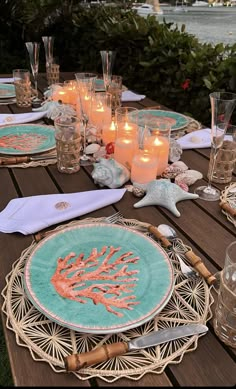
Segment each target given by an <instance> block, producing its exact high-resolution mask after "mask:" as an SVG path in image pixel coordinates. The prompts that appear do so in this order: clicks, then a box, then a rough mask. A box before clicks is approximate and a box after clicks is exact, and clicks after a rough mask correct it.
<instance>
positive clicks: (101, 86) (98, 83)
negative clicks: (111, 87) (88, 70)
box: [95, 78, 105, 92]
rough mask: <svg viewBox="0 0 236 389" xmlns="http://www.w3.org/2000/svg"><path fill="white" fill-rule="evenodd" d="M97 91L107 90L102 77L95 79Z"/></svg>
mask: <svg viewBox="0 0 236 389" xmlns="http://www.w3.org/2000/svg"><path fill="white" fill-rule="evenodd" d="M95 91H96V92H105V86H104V81H103V80H102V79H100V78H97V79H96V80H95Z"/></svg>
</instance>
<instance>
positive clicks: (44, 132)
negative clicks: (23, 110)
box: [0, 124, 56, 155]
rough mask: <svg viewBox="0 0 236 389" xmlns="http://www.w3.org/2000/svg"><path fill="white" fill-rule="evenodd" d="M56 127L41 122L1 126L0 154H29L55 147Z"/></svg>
mask: <svg viewBox="0 0 236 389" xmlns="http://www.w3.org/2000/svg"><path fill="white" fill-rule="evenodd" d="M55 146H56V144H55V136H54V128H53V127H49V126H44V125H40V124H14V125H8V126H5V127H0V154H9V155H29V154H37V153H42V152H44V151H48V150H51V149H54V148H55Z"/></svg>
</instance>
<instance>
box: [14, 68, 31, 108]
mask: <svg viewBox="0 0 236 389" xmlns="http://www.w3.org/2000/svg"><path fill="white" fill-rule="evenodd" d="M13 79H14V85H15V91H16V104H17V106H18V107H31V105H32V89H31V81H30V71H29V70H28V69H14V70H13Z"/></svg>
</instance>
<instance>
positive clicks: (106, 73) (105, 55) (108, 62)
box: [100, 50, 116, 92]
mask: <svg viewBox="0 0 236 389" xmlns="http://www.w3.org/2000/svg"><path fill="white" fill-rule="evenodd" d="M100 54H101V58H102V72H103V80H104V86H105V90H106V92H108V89H109V86H110V84H111V75H112V68H113V65H114V61H115V56H116V52H115V51H111V50H102V51H100Z"/></svg>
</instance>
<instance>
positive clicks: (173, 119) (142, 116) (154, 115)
mask: <svg viewBox="0 0 236 389" xmlns="http://www.w3.org/2000/svg"><path fill="white" fill-rule="evenodd" d="M158 118H160V119H161V120H162V121H163V120H164V121H166V122H167V123H170V125H171V131H175V130H180V129H181V128H183V127H185V126H187V124H188V123H189V119H188V118H187V117H186V116H185V115H182V114H180V113H177V112H172V111H161V110H158V109H142V110H140V111H139V114H138V120H139V125H140V126H142V125H145V121H146V120H147V119H148V121H149V125H150V126H151V127H156V125H157V119H158Z"/></svg>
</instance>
